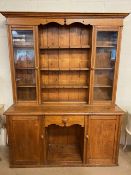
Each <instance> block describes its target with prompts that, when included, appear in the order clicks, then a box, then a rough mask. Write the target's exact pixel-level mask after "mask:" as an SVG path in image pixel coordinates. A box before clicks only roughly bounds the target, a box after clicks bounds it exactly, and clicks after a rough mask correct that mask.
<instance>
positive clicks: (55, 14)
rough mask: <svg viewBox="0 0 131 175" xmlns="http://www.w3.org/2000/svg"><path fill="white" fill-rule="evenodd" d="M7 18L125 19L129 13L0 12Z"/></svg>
mask: <svg viewBox="0 0 131 175" xmlns="http://www.w3.org/2000/svg"><path fill="white" fill-rule="evenodd" d="M0 13H1V14H2V15H3V16H5V17H6V18H8V17H15V18H19V17H76V16H83V17H95V18H101V17H102V18H103V17H106V18H124V17H126V16H127V15H129V13H78V12H16V11H8V12H7V11H3V12H0Z"/></svg>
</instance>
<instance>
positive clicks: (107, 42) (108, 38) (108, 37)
mask: <svg viewBox="0 0 131 175" xmlns="http://www.w3.org/2000/svg"><path fill="white" fill-rule="evenodd" d="M96 43H97V44H96V45H97V46H102V47H103V46H109V47H114V46H116V44H117V32H112V31H99V32H97V42H96Z"/></svg>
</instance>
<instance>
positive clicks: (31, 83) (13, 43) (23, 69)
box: [9, 27, 38, 103]
mask: <svg viewBox="0 0 131 175" xmlns="http://www.w3.org/2000/svg"><path fill="white" fill-rule="evenodd" d="M9 31H10V40H9V42H10V51H11V69H12V80H13V83H12V84H13V91H14V101H15V102H22V103H25V102H31V103H32V102H36V101H37V99H38V93H37V65H38V64H37V59H36V52H35V51H36V49H35V48H36V42H35V38H36V37H35V35H36V34H35V33H36V32H35V28H33V27H17V28H14V27H10V28H9Z"/></svg>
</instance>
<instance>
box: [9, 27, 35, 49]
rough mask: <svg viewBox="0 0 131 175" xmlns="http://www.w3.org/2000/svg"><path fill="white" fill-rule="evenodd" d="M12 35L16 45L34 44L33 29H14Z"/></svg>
mask: <svg viewBox="0 0 131 175" xmlns="http://www.w3.org/2000/svg"><path fill="white" fill-rule="evenodd" d="M12 37H13V45H14V46H25V45H26V46H33V31H32V30H13V31H12Z"/></svg>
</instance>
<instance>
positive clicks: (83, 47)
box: [40, 45, 91, 50]
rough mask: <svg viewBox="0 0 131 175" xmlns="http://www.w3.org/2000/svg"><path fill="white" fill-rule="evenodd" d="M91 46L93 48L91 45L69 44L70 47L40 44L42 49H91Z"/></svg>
mask: <svg viewBox="0 0 131 175" xmlns="http://www.w3.org/2000/svg"><path fill="white" fill-rule="evenodd" d="M89 48H91V47H90V45H83V46H79V45H78V46H69V47H61V46H60V47H55V46H54V47H42V46H40V49H41V50H44V49H45V50H48V49H49V50H50V49H89Z"/></svg>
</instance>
